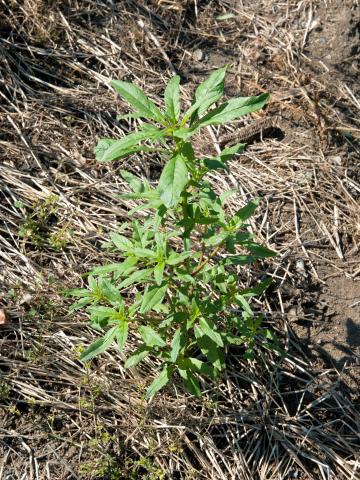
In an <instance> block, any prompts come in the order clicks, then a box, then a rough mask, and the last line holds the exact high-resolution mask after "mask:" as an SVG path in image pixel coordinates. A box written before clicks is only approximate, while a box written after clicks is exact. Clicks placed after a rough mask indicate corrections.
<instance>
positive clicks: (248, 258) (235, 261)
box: [224, 255, 257, 265]
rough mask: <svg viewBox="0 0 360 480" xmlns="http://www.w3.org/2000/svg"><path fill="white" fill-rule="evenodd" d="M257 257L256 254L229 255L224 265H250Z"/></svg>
mask: <svg viewBox="0 0 360 480" xmlns="http://www.w3.org/2000/svg"><path fill="white" fill-rule="evenodd" d="M255 260H257V257H256V256H255V255H227V256H226V257H225V259H224V265H250V264H251V263H253V262H254V261H255Z"/></svg>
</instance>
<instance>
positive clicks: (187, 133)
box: [172, 127, 196, 140]
mask: <svg viewBox="0 0 360 480" xmlns="http://www.w3.org/2000/svg"><path fill="white" fill-rule="evenodd" d="M195 133H196V130H195V129H191V128H188V127H178V128H176V129H175V130H174V131H173V133H172V134H173V137H175V138H181V140H187V139H188V138H190V137H191V136H192V135H194V134H195Z"/></svg>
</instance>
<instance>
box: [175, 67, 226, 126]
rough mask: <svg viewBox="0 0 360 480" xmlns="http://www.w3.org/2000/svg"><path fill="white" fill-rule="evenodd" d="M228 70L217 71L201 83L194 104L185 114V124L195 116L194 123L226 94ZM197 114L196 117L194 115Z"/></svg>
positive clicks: (192, 120)
mask: <svg viewBox="0 0 360 480" xmlns="http://www.w3.org/2000/svg"><path fill="white" fill-rule="evenodd" d="M226 69H227V65H225V67H222V68H219V69H218V70H215V72H213V73H212V74H211V75H210V76H209V77H208V78H207V79H206V80H205V81H204V82H203V83H201V84H200V85H199V86H198V87H197V89H196V91H195V97H194V103H193V105H192V106H191V107H190V108H189V110H188V111H187V112H186V113H185V116H184V119H183V123H185V122H186V120H187V119H188V118H190V116H193V118H192V119H191V123H194V120H196V119H197V118H198V117H201V115H202V114H203V113H204V112H205V111H206V110H207V109H208V108H209V107H210V106H211V105H212V104H213V103H215V102H216V101H217V100H219V98H220V97H221V96H222V94H223V93H224V77H225V72H226ZM194 114H196V115H194Z"/></svg>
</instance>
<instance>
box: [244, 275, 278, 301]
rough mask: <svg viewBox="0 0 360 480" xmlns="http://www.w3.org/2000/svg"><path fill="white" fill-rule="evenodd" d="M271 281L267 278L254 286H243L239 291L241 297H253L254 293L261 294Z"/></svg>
mask: <svg viewBox="0 0 360 480" xmlns="http://www.w3.org/2000/svg"><path fill="white" fill-rule="evenodd" d="M271 282H272V278H267V279H266V280H264V281H263V282H261V283H259V284H258V285H256V286H255V287H251V288H245V289H244V290H242V292H240V295H241V296H243V297H253V296H255V295H261V294H262V293H264V292H265V290H266V289H267V288H268V287H269V286H270V285H271Z"/></svg>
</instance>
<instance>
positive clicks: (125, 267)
mask: <svg viewBox="0 0 360 480" xmlns="http://www.w3.org/2000/svg"><path fill="white" fill-rule="evenodd" d="M136 263H137V259H136V258H135V257H128V258H126V260H124V261H123V262H121V263H109V264H108V265H103V266H102V267H95V268H93V269H92V270H91V271H90V272H89V275H103V274H106V273H113V272H115V273H116V274H117V276H118V277H119V276H122V275H127V274H129V273H130V272H131V270H133V269H134V266H135V265H136Z"/></svg>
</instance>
